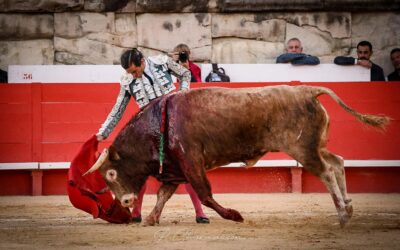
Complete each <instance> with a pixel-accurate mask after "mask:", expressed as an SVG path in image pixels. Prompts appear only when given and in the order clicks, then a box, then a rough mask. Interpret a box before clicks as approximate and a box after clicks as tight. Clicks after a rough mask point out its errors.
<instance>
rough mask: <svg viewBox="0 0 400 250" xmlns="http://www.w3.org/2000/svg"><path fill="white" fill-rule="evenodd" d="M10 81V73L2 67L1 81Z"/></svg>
mask: <svg viewBox="0 0 400 250" xmlns="http://www.w3.org/2000/svg"><path fill="white" fill-rule="evenodd" d="M7 82H8V74H7V71H5V70H2V69H0V83H7Z"/></svg>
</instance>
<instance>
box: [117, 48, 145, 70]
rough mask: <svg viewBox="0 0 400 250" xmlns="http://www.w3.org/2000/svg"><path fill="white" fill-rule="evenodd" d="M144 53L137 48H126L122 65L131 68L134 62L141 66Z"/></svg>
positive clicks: (122, 57)
mask: <svg viewBox="0 0 400 250" xmlns="http://www.w3.org/2000/svg"><path fill="white" fill-rule="evenodd" d="M142 58H143V54H142V52H140V51H139V50H138V49H137V48H133V49H129V50H126V51H125V52H124V53H122V55H121V66H122V68H124V69H127V68H129V66H131V65H132V63H133V64H134V65H135V66H136V67H139V66H140V65H141V63H142Z"/></svg>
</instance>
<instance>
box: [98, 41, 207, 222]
mask: <svg viewBox="0 0 400 250" xmlns="http://www.w3.org/2000/svg"><path fill="white" fill-rule="evenodd" d="M121 66H122V67H123V68H124V69H125V70H126V74H124V75H123V76H122V77H121V81H120V84H121V89H120V92H119V95H118V98H117V100H116V103H115V104H114V107H113V108H112V110H111V112H110V114H109V115H108V117H107V119H106V121H105V122H104V123H103V125H102V126H101V128H100V129H99V132H98V133H97V135H96V136H97V140H98V141H102V140H104V139H105V138H107V137H108V136H109V134H110V133H111V132H112V130H113V129H114V128H115V126H116V125H117V123H118V122H119V120H120V119H121V117H122V115H123V113H124V111H125V109H126V107H127V105H128V102H129V99H130V97H131V96H133V98H134V99H135V101H136V102H137V104H138V105H139V108H140V109H143V108H144V107H145V106H146V105H147V104H149V103H150V102H151V101H152V100H154V99H156V98H157V97H160V96H162V95H165V94H168V93H169V92H171V91H173V90H174V89H175V85H174V84H173V82H172V78H171V75H170V74H171V73H172V74H174V75H175V76H177V78H178V79H179V83H180V90H187V89H189V86H190V71H189V70H187V69H186V68H184V67H182V66H181V65H179V64H178V63H176V62H175V61H174V60H173V59H172V58H170V57H168V56H166V55H159V56H154V57H147V58H146V57H144V56H143V54H142V53H141V52H140V51H139V50H137V49H136V48H134V49H130V50H127V51H125V52H124V53H123V54H122V56H121ZM186 190H187V191H188V193H189V195H190V198H191V199H192V202H193V205H194V207H195V211H196V222H197V223H209V220H208V218H207V217H206V216H205V215H204V213H203V210H202V207H201V202H200V200H199V198H198V196H197V194H196V193H195V192H194V190H193V188H192V186H191V185H189V184H187V185H186ZM145 191H146V185H144V186H143V187H142V190H141V191H140V193H139V195H138V202H137V204H136V206H135V208H134V209H133V211H132V217H133V222H141V221H142V216H141V209H142V201H143V196H144V193H145Z"/></svg>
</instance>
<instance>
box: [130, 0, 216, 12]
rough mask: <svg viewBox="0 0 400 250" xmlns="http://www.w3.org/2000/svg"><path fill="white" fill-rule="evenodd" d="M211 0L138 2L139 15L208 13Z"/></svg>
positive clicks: (141, 0) (139, 0)
mask: <svg viewBox="0 0 400 250" xmlns="http://www.w3.org/2000/svg"><path fill="white" fill-rule="evenodd" d="M208 2H209V0H197V1H191V0H163V1H159V0H137V3H136V12H137V13H166V12H169V13H179V12H181V13H185V12H193V13H207V11H208Z"/></svg>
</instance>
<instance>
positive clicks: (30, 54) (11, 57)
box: [0, 39, 54, 68]
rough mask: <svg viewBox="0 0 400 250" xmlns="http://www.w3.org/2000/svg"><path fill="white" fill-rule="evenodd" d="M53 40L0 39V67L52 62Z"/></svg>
mask: <svg viewBox="0 0 400 250" xmlns="http://www.w3.org/2000/svg"><path fill="white" fill-rule="evenodd" d="M53 62H54V47H53V40H49V39H38V40H26V41H0V68H7V66H8V65H16V64H21V65H29V64H33V65H40V64H53Z"/></svg>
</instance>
